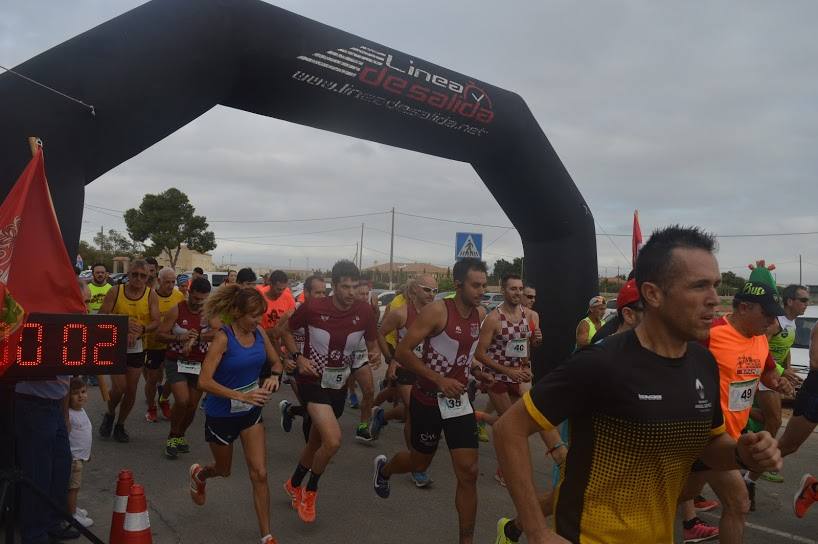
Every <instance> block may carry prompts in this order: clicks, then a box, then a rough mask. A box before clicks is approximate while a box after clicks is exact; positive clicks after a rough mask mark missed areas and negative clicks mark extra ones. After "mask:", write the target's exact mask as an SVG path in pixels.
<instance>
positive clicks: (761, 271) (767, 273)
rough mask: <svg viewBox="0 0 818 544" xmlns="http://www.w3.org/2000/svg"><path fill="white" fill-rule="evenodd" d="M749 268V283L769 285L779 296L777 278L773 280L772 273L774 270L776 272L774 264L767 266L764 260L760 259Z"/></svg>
mask: <svg viewBox="0 0 818 544" xmlns="http://www.w3.org/2000/svg"><path fill="white" fill-rule="evenodd" d="M749 267H750V270H751V272H750V277H749V278H748V279H747V281H751V282H754V283H763V284H764V285H769V286H770V287H772V289H773V291H775V294H776V295H777V294H778V287H777V286H776V285H775V278H773V275H772V273H771V272H772V271H773V270H775V265H774V264H770V265H769V266H767V263H766V261H765V260H764V259H759V260H757V261H756V262H755V264H750V265H749Z"/></svg>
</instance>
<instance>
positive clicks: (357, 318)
mask: <svg viewBox="0 0 818 544" xmlns="http://www.w3.org/2000/svg"><path fill="white" fill-rule="evenodd" d="M360 320H361V318H360V317H358V316H357V315H356V316H355V317H353V318H352V324H353V325H357V324H358V321H360Z"/></svg>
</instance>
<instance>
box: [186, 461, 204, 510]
mask: <svg viewBox="0 0 818 544" xmlns="http://www.w3.org/2000/svg"><path fill="white" fill-rule="evenodd" d="M202 470H203V469H202V465H200V464H199V463H196V464H195V465H190V498H191V499H193V502H195V503H196V504H198V505H199V506H201V505H203V504H204V503H205V500H206V498H207V497H206V496H205V482H204V480H200V479H199V474H200V473H201V472H202Z"/></svg>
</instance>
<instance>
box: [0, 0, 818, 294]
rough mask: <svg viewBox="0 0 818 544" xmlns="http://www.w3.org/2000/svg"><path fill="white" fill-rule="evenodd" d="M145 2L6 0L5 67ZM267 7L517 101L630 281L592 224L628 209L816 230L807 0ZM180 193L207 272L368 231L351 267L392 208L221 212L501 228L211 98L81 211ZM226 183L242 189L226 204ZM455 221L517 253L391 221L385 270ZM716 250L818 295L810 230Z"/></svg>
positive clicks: (489, 206)
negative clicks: (194, 215) (208, 263)
mask: <svg viewBox="0 0 818 544" xmlns="http://www.w3.org/2000/svg"><path fill="white" fill-rule="evenodd" d="M157 1H158V0H157ZM141 3H142V2H139V1H133V0H73V1H72V2H63V1H57V0H42V1H40V2H3V3H0V64H2V65H4V66H14V65H16V64H19V63H21V62H23V61H25V60H26V59H28V58H30V57H32V56H34V55H36V54H38V53H40V52H42V51H44V50H46V49H48V48H50V47H52V46H54V45H57V44H59V43H61V42H63V41H65V40H67V39H68V38H70V37H72V36H74V35H76V34H79V33H81V32H82V31H84V30H87V29H90V28H92V27H93V26H95V25H97V24H99V23H102V22H104V21H106V20H107V19H110V18H111V17H113V16H116V15H118V14H120V13H123V12H125V11H127V10H128V9H130V8H133V7H135V6H137V5H139V4H141ZM278 5H279V6H281V7H283V8H285V9H289V10H291V11H294V12H296V13H299V14H301V15H304V16H307V17H310V18H312V19H316V20H318V21H321V22H323V23H326V24H329V25H332V26H335V27H338V28H340V29H343V30H346V31H349V32H352V33H354V34H358V35H360V36H363V37H365V38H368V39H371V40H374V41H376V42H380V43H382V44H384V45H387V46H389V47H392V48H395V49H398V50H401V51H404V52H406V53H408V54H410V55H417V56H418V57H422V58H426V59H428V60H431V61H433V62H436V63H438V64H440V65H443V66H446V67H448V68H451V69H453V70H456V71H458V72H462V73H464V74H467V75H471V76H473V77H476V78H479V79H481V80H483V81H486V82H488V83H491V84H494V85H497V86H499V87H503V88H506V89H510V90H513V91H516V92H518V93H519V94H520V95H521V96H522V97H523V98H524V99H525V100H526V101H527V103H528V105H529V107H530V108H531V110H532V111H533V113H534V115H535V117H536V118H537V120H538V121H539V123H540V125H541V126H542V127H543V130H544V131H545V133H546V135H547V136H548V137H549V139H550V140H551V143H552V144H553V145H554V148H555V149H556V151H557V153H558V154H559V155H560V157H561V159H562V161H563V162H564V163H565V165H566V167H567V168H568V170H569V172H570V173H571V175H572V176H573V179H574V181H575V183H576V184H577V186H578V187H579V189H580V191H582V193H583V195H584V196H585V199H586V200H587V202H588V204H589V206H590V208H591V210H592V211H593V213H594V216H595V218H596V221H597V233H598V238H597V247H598V253H599V265H600V272H601V273H608V274H612V273H615V272H616V270H617V269H618V268H619V269H621V271H622V272H625V271H627V270H628V269H629V266H630V265H629V260H630V239H629V237H627V236H626V237H611V238H609V237H606V236H604V235H603V233H612V234H629V233H630V225H631V219H632V213H633V210H634V209H635V208H638V209H639V210H640V216H641V221H642V230H643V233H644V234H645V236H646V237H647V234H648V233H649V232H650V230H652V229H653V228H655V227H657V226H661V225H665V224H668V223H671V222H680V223H685V224H696V225H700V226H702V227H705V228H707V229H709V230H711V231H714V232H716V233H717V234H725V235H728V234H753V233H784V232H807V231H818V214H816V207H818V188H816V181H815V174H816V172H818V168H817V167H818V153H816V149H815V148H816V145H817V144H818V69H816V59H818V41H816V40H815V38H814V36H815V29H814V22H815V21H816V20H818V4H816V3H814V2H786V3H781V2H764V3H762V2H734V3H728V2H719V3H716V2H664V3H660V2H650V3H648V2H631V3H628V2H616V3H614V2H583V3H578V2H572V1H564V2H552V1H542V0H534V1H530V2H522V1H518V2H488V1H486V2H483V1H479V2H474V1H469V2H460V1H449V2H443V3H441V2H431V1H423V0H418V1H415V2H411V3H410V2H404V3H401V4H398V3H397V2H393V1H388V2H380V3H374V2H371V1H361V0H355V1H353V0H347V1H345V2H337V1H329V0H325V1H300V2H297V1H294V0H293V1H280V2H278ZM329 165H333V166H332V167H330V166H329ZM172 186H175V187H178V188H180V189H181V190H183V191H185V192H186V193H188V195H189V196H190V198H191V201H192V203H193V204H194V206H196V208H197V211H198V212H199V213H201V214H203V215H205V216H206V217H207V218H208V219H209V220H210V221H211V227H212V229H213V230H214V231H215V233H216V237H217V239H218V242H219V247H218V248H217V249H216V250H215V252H214V254H215V259H214V260H215V261H216V262H217V263H220V262H222V261H224V262H229V261H230V260H231V259H232V261H233V262H234V263H236V264H239V265H242V264H256V265H266V266H281V267H288V266H292V267H293V268H296V267H298V268H303V267H304V266H305V265H306V263H307V259H309V262H310V265H311V266H323V267H327V266H329V265H331V264H332V262H333V261H334V260H336V259H337V258H340V257H348V258H351V257H352V255H353V253H354V252H355V243H356V241H357V240H358V239H359V237H360V227H361V222H362V221H363V222H365V224H366V229H365V233H364V265H365V266H368V265H370V264H372V263H373V261H378V262H384V261H388V251H389V236H388V231H389V215H387V214H381V215H372V216H367V217H363V218H360V219H344V220H325V221H314V222H299V223H279V224H269V223H268V224H263V223H259V224H246V223H229V222H217V221H224V220H236V219H243V220H247V219H291V218H292V219H294V218H321V217H329V216H337V215H347V214H359V213H373V212H382V211H386V210H388V209H390V208H391V207H392V206H394V207H396V209H397V210H398V211H399V212H405V213H411V214H422V215H428V216H433V217H442V218H448V219H457V220H464V221H474V222H478V223H487V224H491V225H501V226H502V225H509V224H510V223H509V221H508V219H507V218H506V217H505V215H504V213H503V212H502V210H501V209H500V207H499V206H498V205H497V204H496V202H495V201H494V199H493V198H492V197H491V195H490V194H489V192H488V191H487V190H486V189H485V187H484V186H483V184H482V182H481V181H480V179H479V178H478V177H477V175H476V174H475V173H474V171H473V170H472V169H471V167H470V166H468V165H466V164H462V163H456V162H451V161H447V160H443V159H438V158H434V157H429V156H426V155H420V154H417V153H412V152H408V151H404V150H400V149H394V148H391V147H388V146H383V145H380V144H374V143H371V142H366V141H361V140H355V139H352V138H349V137H346V136H339V135H337V134H333V133H328V132H322V131H318V130H315V129H311V128H306V127H302V126H298V125H292V124H289V123H285V122H282V121H278V120H275V119H269V118H265V117H260V116H256V115H252V114H249V113H245V112H241V111H238V110H232V109H228V108H224V107H217V108H215V109H213V110H211V111H210V112H208V113H207V114H205V115H204V116H202V117H201V118H199V119H198V120H196V121H194V122H193V123H191V124H190V125H188V126H186V127H184V128H183V129H181V130H179V131H178V132H176V133H175V134H173V135H171V136H170V137H168V138H167V139H166V140H164V141H162V142H160V143H158V144H156V145H155V146H154V147H153V148H151V149H148V150H146V151H145V152H143V153H142V154H141V155H139V156H137V157H135V158H133V159H131V160H130V161H128V162H126V163H124V164H122V165H120V166H119V167H118V168H116V169H114V170H112V171H111V172H109V173H107V174H106V175H104V176H103V177H101V178H100V179H98V180H96V181H95V182H94V183H93V184H91V185H90V186H89V187H88V191H87V196H86V201H87V203H88V204H90V205H94V206H102V207H105V208H109V209H111V210H124V209H127V208H129V207H135V206H137V205H138V204H139V202H140V200H141V197H142V195H143V194H144V193H156V192H160V191H162V190H164V189H167V188H168V187H172ZM228 186H233V187H239V188H240V189H231V190H230V194H231V195H235V194H239V195H241V194H243V195H244V196H243V198H227V197H226V193H227V187H228ZM350 186H353V187H355V188H356V190H355V191H349V187H350ZM364 187H372V189H371V190H370V191H368V192H367V191H364V190H362V189H363V188H364ZM454 203H457V204H456V205H454ZM84 219H85V221H86V222H85V223H84V225H83V238H85V239H91V237H92V236H93V233H94V231H98V230H99V228H100V226H104V227H105V229H108V228H117V229H120V230H122V231H124V230H125V228H124V222H123V221H122V219H121V217H119V216H118V214H117V213H115V212H110V211H92V210H91V209H88V208H86V210H85V215H84ZM327 231H330V232H327ZM455 231H473V232H483V234H484V246H488V247H486V248H485V250H484V251H485V258H486V260H487V261H489V262H490V263H493V262H494V261H495V260H496V259H498V258H501V257H504V258H507V259H510V258H512V257H514V256H520V255H521V253H522V246H521V244H520V240H519V237H518V236H517V233H516V231H514V230H509V229H504V228H494V227H476V226H470V225H465V224H464V225H455V224H450V223H443V222H437V221H431V220H421V219H416V218H412V217H407V216H403V215H398V216H397V219H396V234H397V235H398V237H397V238H396V244H395V255H396V260H402V261H430V262H432V263H436V264H440V265H444V266H445V265H448V264H450V263H451V261H452V258H453V251H454V250H453V243H454V233H455ZM406 237H409V238H406ZM272 244H277V245H272ZM617 246H618V249H617ZM720 246H721V249H720V253H719V261H720V264H721V266H722V268H723V269H732V270H733V271H734V272H737V273H740V274H746V271H747V267H746V265H747V263H749V262H751V261H753V260H755V259H756V258H761V257H764V258H766V259H767V261H768V262H774V263H776V264H777V265H778V280H779V281H780V282H789V281H797V280H798V254H799V253H800V254H802V255H803V260H804V265H803V274H804V281H805V282H807V283H818V235H815V234H813V235H800V236H770V237H755V238H727V237H725V238H720ZM623 254H624V255H623Z"/></svg>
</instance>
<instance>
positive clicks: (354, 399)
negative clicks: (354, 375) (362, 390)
mask: <svg viewBox="0 0 818 544" xmlns="http://www.w3.org/2000/svg"><path fill="white" fill-rule="evenodd" d="M349 407H350V408H352V409H353V410H357V409H358V408H360V407H361V405H360V404H359V403H358V395H356V394H355V393H354V392H352V393H350V394H349Z"/></svg>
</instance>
